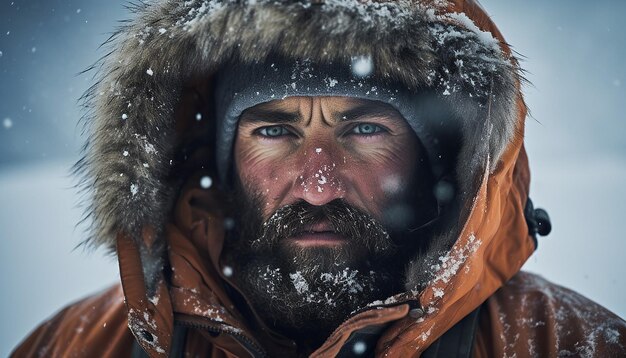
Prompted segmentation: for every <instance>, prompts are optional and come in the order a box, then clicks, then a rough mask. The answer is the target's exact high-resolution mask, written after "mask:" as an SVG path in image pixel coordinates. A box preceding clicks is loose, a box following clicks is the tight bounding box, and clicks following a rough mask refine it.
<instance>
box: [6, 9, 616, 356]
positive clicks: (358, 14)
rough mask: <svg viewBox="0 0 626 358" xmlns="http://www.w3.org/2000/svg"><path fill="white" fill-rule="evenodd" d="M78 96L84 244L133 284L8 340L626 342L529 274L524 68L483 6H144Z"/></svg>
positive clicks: (458, 347) (513, 346)
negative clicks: (81, 99)
mask: <svg viewBox="0 0 626 358" xmlns="http://www.w3.org/2000/svg"><path fill="white" fill-rule="evenodd" d="M136 11H137V13H138V16H137V19H136V20H134V21H133V22H131V23H130V24H129V25H127V26H126V27H125V28H124V29H123V30H121V31H120V33H119V34H118V37H117V38H116V39H115V40H114V41H113V46H114V48H113V50H112V52H111V54H110V55H109V56H108V57H107V58H105V59H104V60H103V61H104V62H103V64H102V72H101V80H100V82H98V84H97V85H96V86H94V87H93V88H92V90H91V91H90V92H89V94H88V95H87V97H86V98H87V100H88V101H89V104H90V105H91V106H92V109H93V112H92V113H91V116H90V117H89V116H88V117H89V118H91V119H92V122H91V123H90V127H89V128H90V129H89V132H88V133H89V138H88V144H87V146H86V155H85V157H84V159H83V160H82V161H81V162H79V164H78V167H77V168H78V170H79V171H81V172H83V173H84V174H85V184H86V185H87V187H88V188H93V190H94V191H93V205H92V208H93V209H92V212H91V214H92V216H93V220H94V231H93V236H92V237H91V238H90V239H89V241H88V243H90V244H93V245H106V246H108V247H109V248H111V250H112V251H115V252H116V253H117V257H118V260H119V265H120V276H121V285H118V286H115V287H113V288H111V289H108V290H107V291H105V292H103V293H99V294H97V295H94V296H92V297H89V298H87V299H85V300H82V301H80V302H78V303H75V304H73V305H71V306H69V307H68V308H66V309H64V310H63V311H61V312H60V313H58V314H57V315H55V316H54V317H53V318H51V319H50V320H49V321H47V322H46V323H45V324H43V325H42V326H40V327H39V328H38V329H37V330H36V331H35V332H33V333H32V334H31V335H30V336H29V337H28V338H27V339H26V340H25V341H24V342H23V343H22V344H21V345H20V346H19V347H18V348H17V349H16V351H15V352H14V354H15V355H16V356H29V355H44V356H48V355H51V356H68V355H69V356H72V355H78V356H114V357H119V356H129V355H131V356H137V357H139V356H146V355H147V356H150V357H165V356H183V355H194V356H215V357H233V356H246V357H248V356H253V357H257V356H276V357H284V356H314V357H330V356H340V357H347V356H385V357H387V356H389V357H407V356H412V357H417V356H424V357H469V356H476V357H486V356H487V357H491V356H496V357H500V356H515V355H517V356H557V355H566V356H567V355H572V356H581V355H582V356H599V357H605V356H619V355H623V354H624V353H625V349H624V347H625V345H626V340H625V338H624V337H625V336H626V323H625V322H624V321H623V320H621V319H620V318H619V317H617V316H615V315H614V314H612V313H611V312H609V311H607V310H606V309H604V308H602V307H600V306H598V305H597V304H595V303H593V302H591V301H589V300H587V299H585V298H584V297H582V296H580V295H578V294H576V293H574V292H572V291H569V290H567V289H565V288H562V287H559V286H557V285H554V284H551V283H549V282H547V281H545V280H543V279H541V278H539V277H537V276H534V275H530V274H527V273H523V272H520V268H521V266H522V264H523V263H524V262H525V261H526V260H527V259H528V257H529V256H530V255H531V254H532V252H533V251H534V250H535V249H536V246H537V241H536V236H537V234H542V235H545V234H547V233H548V232H549V231H550V222H549V219H548V217H547V214H546V213H545V211H542V210H540V209H534V208H533V206H532V202H531V201H530V200H529V199H528V189H529V174H528V161H527V157H526V153H525V150H524V145H523V133H524V120H525V117H526V107H525V104H524V101H523V97H522V92H521V83H522V82H523V81H522V77H521V70H520V68H519V66H518V62H517V61H516V59H515V58H514V57H513V56H512V54H511V50H510V48H509V47H508V45H507V44H506V42H505V41H504V39H503V37H502V35H501V34H500V33H499V31H498V30H497V28H496V27H495V25H494V24H493V23H492V22H491V20H490V19H489V18H488V16H487V15H486V14H485V12H484V11H483V10H482V8H481V7H480V6H479V5H478V4H477V3H476V2H475V1H472V0H455V1H440V0H437V1H435V0H432V1H431V0H423V1H422V0H421V1H397V2H370V1H364V2H362V1H351V0H347V1H336V0H332V1H331V0H327V1H316V2H314V3H308V2H281V1H278V2H275V1H272V2H266V1H254V2H252V1H249V2H230V1H224V2H222V1H195V0H192V1H186V2H178V1H172V0H162V1H155V2H151V3H146V4H142V5H140V6H138V7H137V8H136Z"/></svg>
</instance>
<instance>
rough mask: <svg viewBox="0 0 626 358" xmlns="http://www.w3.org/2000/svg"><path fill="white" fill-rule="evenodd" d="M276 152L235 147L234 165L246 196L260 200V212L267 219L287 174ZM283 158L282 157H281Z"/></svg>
mask: <svg viewBox="0 0 626 358" xmlns="http://www.w3.org/2000/svg"><path fill="white" fill-rule="evenodd" d="M276 154H277V153H276V151H275V150H271V149H269V150H268V149H259V148H250V147H243V146H238V145H236V146H235V165H236V171H237V174H238V175H239V178H240V180H241V182H242V184H243V187H244V188H245V190H246V194H247V195H255V196H258V197H260V198H261V200H262V201H261V205H263V208H262V212H263V214H264V217H267V216H268V214H269V213H271V212H272V211H273V210H274V209H273V206H274V203H275V202H276V201H277V200H278V197H279V193H281V192H282V191H283V187H285V185H286V180H287V178H288V177H289V175H288V173H291V172H292V170H290V169H289V168H287V165H286V164H287V163H285V161H280V160H277V159H276ZM283 157H284V156H283Z"/></svg>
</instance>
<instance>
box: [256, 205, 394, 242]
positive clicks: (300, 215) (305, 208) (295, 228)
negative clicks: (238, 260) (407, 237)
mask: <svg viewBox="0 0 626 358" xmlns="http://www.w3.org/2000/svg"><path fill="white" fill-rule="evenodd" d="M325 219H326V220H328V221H329V222H330V224H331V226H332V229H333V231H334V232H335V233H337V234H340V235H342V236H343V237H345V238H346V239H347V240H348V241H349V244H351V245H361V246H363V247H365V248H366V249H367V250H369V251H371V252H373V253H378V254H382V253H388V252H390V251H391V250H392V249H394V248H395V245H394V243H393V241H392V240H391V237H390V235H389V233H388V232H387V231H386V230H385V227H384V226H383V225H382V224H381V223H380V222H379V221H378V220H376V219H375V218H373V217H372V216H371V215H369V214H367V213H366V212H364V211H362V210H359V209H357V208H355V207H353V206H351V205H349V204H348V203H346V202H345V201H344V200H342V199H335V200H333V201H331V202H330V203H328V204H325V205H321V206H315V205H312V204H309V203H308V202H306V201H304V200H301V201H298V202H296V203H294V204H289V205H285V206H283V207H281V208H280V209H278V210H277V211H276V212H275V213H274V214H272V215H271V216H270V217H269V219H267V220H266V221H265V222H264V223H263V224H262V225H261V228H260V232H259V233H258V235H257V236H256V237H257V238H256V239H255V240H254V241H253V242H252V246H253V248H256V249H259V248H272V247H273V246H275V245H278V244H279V243H280V242H281V241H283V240H286V239H288V238H290V237H293V236H296V235H298V234H301V233H303V232H307V231H308V230H307V227H310V226H311V225H313V224H316V223H318V222H320V221H323V220H325Z"/></svg>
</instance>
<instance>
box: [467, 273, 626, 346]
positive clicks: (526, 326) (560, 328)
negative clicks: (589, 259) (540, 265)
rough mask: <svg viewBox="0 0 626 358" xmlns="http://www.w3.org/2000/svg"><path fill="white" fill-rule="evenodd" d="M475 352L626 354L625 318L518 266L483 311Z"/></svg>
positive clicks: (486, 303) (488, 301)
mask: <svg viewBox="0 0 626 358" xmlns="http://www.w3.org/2000/svg"><path fill="white" fill-rule="evenodd" d="M475 353H476V354H475V355H476V356H493V357H512V356H518V357H520V356H529V355H530V356H533V357H544V356H545V357H561V356H565V357H568V356H576V357H579V356H584V357H614V356H625V355H626V322H625V321H624V320H623V319H621V318H620V317H618V316H617V315H615V314H614V313H612V312H611V311H609V310H607V309H606V308H604V307H602V306H600V305H599V304H597V303H595V302H593V301H591V300H589V299H587V298H586V297H584V296H582V295H580V294H578V293H576V292H574V291H572V290H569V289H567V288H565V287H562V286H559V285H555V284H553V283H551V282H549V281H547V280H545V279H543V278H542V277H540V276H537V275H533V274H530V273H526V272H520V273H518V274H517V275H516V276H515V277H513V278H512V279H511V280H510V281H509V282H507V283H506V284H505V285H504V286H503V287H502V288H501V289H499V290H498V291H497V292H496V293H495V294H493V295H492V296H491V297H490V298H489V299H488V300H487V302H485V305H484V306H483V310H482V311H481V318H480V330H479V332H478V334H477V338H476V346H475Z"/></svg>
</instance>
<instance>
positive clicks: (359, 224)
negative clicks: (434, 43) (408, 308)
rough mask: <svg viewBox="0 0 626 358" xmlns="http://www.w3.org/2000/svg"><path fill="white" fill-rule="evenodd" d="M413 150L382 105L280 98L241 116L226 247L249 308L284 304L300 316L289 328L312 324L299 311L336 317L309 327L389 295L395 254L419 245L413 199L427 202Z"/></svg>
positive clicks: (402, 125) (399, 121) (399, 261)
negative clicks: (232, 234)
mask: <svg viewBox="0 0 626 358" xmlns="http://www.w3.org/2000/svg"><path fill="white" fill-rule="evenodd" d="M421 150H422V149H421V145H420V143H419V141H418V139H417V137H416V135H415V133H414V132H413V130H412V129H411V128H410V127H409V125H408V124H407V122H406V121H405V120H404V118H402V116H401V115H400V114H399V113H398V112H397V111H396V110H395V109H393V107H391V106H389V105H387V104H384V103H382V102H376V101H368V100H361V99H355V98H349V97H289V98H286V99H284V100H276V101H272V102H267V103H263V104H260V105H257V106H255V107H252V108H249V109H248V110H246V111H245V112H244V113H243V114H242V115H241V118H240V121H239V127H238V131H237V136H236V140H235V146H234V158H235V169H236V187H237V192H238V195H237V196H238V197H239V200H240V201H241V202H240V203H237V204H239V205H240V207H239V213H240V215H239V220H238V221H239V226H240V228H239V237H238V239H236V240H235V241H237V244H232V243H231V245H230V247H231V249H229V244H228V243H227V252H228V251H229V250H230V251H231V253H232V252H234V251H236V253H237V255H239V257H240V259H241V260H240V262H239V263H234V266H239V267H238V268H239V269H240V270H239V277H237V275H235V279H236V280H238V281H239V282H238V284H239V286H240V288H241V289H242V290H243V291H244V292H245V291H247V293H248V296H253V298H252V301H256V302H257V306H259V305H260V306H268V305H270V306H271V305H272V303H277V301H276V300H281V299H282V300H283V301H286V302H282V303H283V304H285V305H287V306H288V307H290V308H293V310H295V311H298V312H299V313H296V317H285V319H286V320H289V318H291V320H293V321H296V322H292V325H295V324H297V323H298V322H297V321H298V320H303V319H307V320H312V319H314V318H315V317H306V315H307V314H305V313H302V312H306V311H307V309H308V310H309V311H310V314H313V315H314V314H319V312H320V311H319V307H318V306H324V308H323V309H324V310H326V309H327V308H328V307H329V306H334V307H336V308H338V311H342V309H343V311H347V312H341V313H339V314H338V315H339V316H341V317H342V318H340V317H318V318H322V319H324V321H326V322H328V321H332V320H333V319H335V320H339V321H340V320H341V319H343V318H345V317H344V316H345V315H347V314H348V313H349V312H350V311H352V310H354V309H356V308H358V305H362V304H365V303H368V302H370V301H372V300H374V299H380V298H385V297H382V296H385V295H389V294H392V293H395V292H394V291H395V290H397V289H398V287H397V286H398V285H401V283H399V282H397V281H401V277H393V278H392V277H391V276H401V274H399V272H400V271H401V270H400V269H401V267H402V266H403V265H405V264H406V261H407V260H406V259H403V258H404V255H403V253H400V251H401V248H402V247H403V246H410V247H415V246H416V244H415V243H407V240H410V239H413V240H414V241H415V240H419V239H416V238H411V237H410V236H411V235H408V232H409V231H410V230H409V229H410V228H411V227H415V224H416V223H418V222H420V219H419V218H418V216H420V214H419V212H420V210H416V206H419V205H420V204H421V203H419V201H420V200H421V199H422V198H423V197H424V196H423V195H422V193H421V191H420V188H422V187H426V188H427V189H426V191H427V192H430V186H428V185H425V184H426V183H427V182H428V180H429V178H430V176H429V173H426V172H425V169H424V168H426V167H427V165H425V164H424V163H423V158H424V157H425V156H424V155H423V153H421ZM424 201H426V199H424ZM416 204H417V205H416ZM401 257H402V258H401ZM234 260H235V261H237V259H236V258H235V259H234ZM242 261H245V263H244V262H242ZM394 286H395V287H394ZM260 296H268V297H267V299H266V298H263V297H260ZM344 301H345V302H344ZM268 309H270V310H271V308H268ZM261 310H262V309H261ZM283 310H284V309H283ZM260 314H261V315H262V316H263V312H261V313H260ZM278 314H280V313H279V312H278V311H274V310H272V312H271V313H268V315H270V316H271V317H272V318H274V319H276V318H277V317H276V315H278ZM298 314H299V315H298ZM303 314H304V315H305V316H304V317H303V316H302V315H303ZM310 314H309V315H310ZM339 323H341V322H339ZM332 324H336V323H332Z"/></svg>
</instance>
